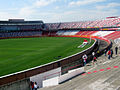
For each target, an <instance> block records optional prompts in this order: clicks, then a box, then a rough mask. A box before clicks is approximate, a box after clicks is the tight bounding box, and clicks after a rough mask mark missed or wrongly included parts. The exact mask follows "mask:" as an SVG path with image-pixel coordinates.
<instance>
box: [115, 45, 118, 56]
mask: <svg viewBox="0 0 120 90" xmlns="http://www.w3.org/2000/svg"><path fill="white" fill-rule="evenodd" d="M117 53H118V47H117V46H116V47H115V54H116V55H117Z"/></svg>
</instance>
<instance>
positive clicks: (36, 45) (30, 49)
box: [0, 37, 94, 76]
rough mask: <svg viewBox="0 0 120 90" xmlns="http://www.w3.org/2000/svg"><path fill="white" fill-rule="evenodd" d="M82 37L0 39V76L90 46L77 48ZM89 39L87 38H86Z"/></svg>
mask: <svg viewBox="0 0 120 90" xmlns="http://www.w3.org/2000/svg"><path fill="white" fill-rule="evenodd" d="M83 40H84V38H78V37H40V38H16V39H1V40H0V76H3V75H7V74H11V73H15V72H19V71H22V70H26V69H29V68H33V67H36V66H40V65H44V64H47V63H50V62H53V61H56V60H58V59H62V58H65V57H67V56H70V55H73V54H75V53H78V52H80V51H82V50H84V49H87V48H88V47H90V46H91V45H92V44H93V43H94V40H92V41H91V43H90V44H87V45H86V46H85V47H84V48H77V47H78V46H79V45H81V44H82V42H83ZM87 40H88V41H89V39H87Z"/></svg>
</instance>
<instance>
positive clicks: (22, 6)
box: [0, 0, 120, 23]
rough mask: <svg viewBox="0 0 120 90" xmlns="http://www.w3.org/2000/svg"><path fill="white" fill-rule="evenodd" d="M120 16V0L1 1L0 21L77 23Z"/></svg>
mask: <svg viewBox="0 0 120 90" xmlns="http://www.w3.org/2000/svg"><path fill="white" fill-rule="evenodd" d="M109 16H120V0H0V20H8V19H25V20H42V21H43V22H45V23H55V22H75V21H91V20H97V19H105V18H106V17H109Z"/></svg>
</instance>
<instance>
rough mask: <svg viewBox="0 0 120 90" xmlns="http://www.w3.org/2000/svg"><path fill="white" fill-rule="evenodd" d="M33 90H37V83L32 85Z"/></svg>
mask: <svg viewBox="0 0 120 90" xmlns="http://www.w3.org/2000/svg"><path fill="white" fill-rule="evenodd" d="M34 90H37V83H36V82H35V83H34Z"/></svg>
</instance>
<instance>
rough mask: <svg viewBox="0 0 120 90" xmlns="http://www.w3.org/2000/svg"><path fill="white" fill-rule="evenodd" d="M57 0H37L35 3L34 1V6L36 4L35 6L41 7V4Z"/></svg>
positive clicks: (44, 4) (45, 4)
mask: <svg viewBox="0 0 120 90" xmlns="http://www.w3.org/2000/svg"><path fill="white" fill-rule="evenodd" d="M56 1H57V0H37V1H36V2H35V3H34V6H37V7H42V6H47V5H49V4H51V3H53V2H56Z"/></svg>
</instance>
